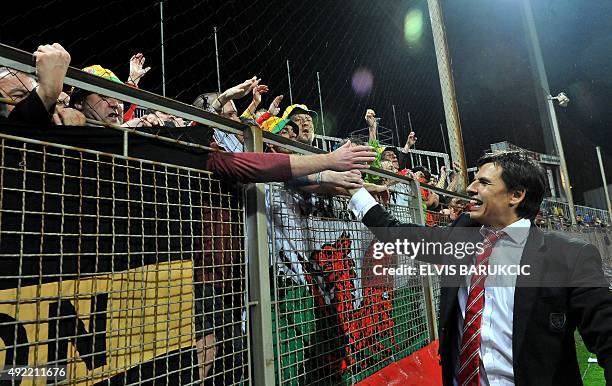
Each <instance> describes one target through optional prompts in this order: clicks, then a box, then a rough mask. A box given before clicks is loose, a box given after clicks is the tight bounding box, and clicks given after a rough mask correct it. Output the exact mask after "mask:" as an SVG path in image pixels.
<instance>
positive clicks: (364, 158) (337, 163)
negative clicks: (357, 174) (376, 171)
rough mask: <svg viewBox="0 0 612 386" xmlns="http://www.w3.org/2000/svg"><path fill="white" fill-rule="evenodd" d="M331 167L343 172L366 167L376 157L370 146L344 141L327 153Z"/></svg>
mask: <svg viewBox="0 0 612 386" xmlns="http://www.w3.org/2000/svg"><path fill="white" fill-rule="evenodd" d="M329 157H330V160H331V169H332V170H335V171H338V172H343V171H347V170H352V169H368V168H369V167H370V163H372V162H374V159H376V153H375V152H373V151H372V148H371V147H370V146H362V145H353V144H351V141H348V142H346V143H345V144H344V145H342V146H340V147H339V148H338V149H336V150H334V151H333V152H331V153H329Z"/></svg>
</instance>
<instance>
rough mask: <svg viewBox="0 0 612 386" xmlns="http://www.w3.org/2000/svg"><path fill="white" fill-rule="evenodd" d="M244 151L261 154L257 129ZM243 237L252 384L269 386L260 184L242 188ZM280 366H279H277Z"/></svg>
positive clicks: (267, 273) (266, 254)
mask: <svg viewBox="0 0 612 386" xmlns="http://www.w3.org/2000/svg"><path fill="white" fill-rule="evenodd" d="M245 134H246V135H245V142H244V145H245V150H246V151H254V152H262V151H263V139H262V138H263V137H262V134H261V130H259V129H256V128H254V127H251V128H250V129H249V130H248V131H247V132H245ZM245 193H246V208H245V209H246V215H247V220H246V235H247V248H248V259H249V280H248V282H249V291H250V296H251V299H250V304H251V306H252V307H253V308H252V310H251V313H250V315H251V319H250V322H251V328H250V329H249V330H250V331H252V332H253V333H252V334H251V336H250V339H251V348H252V351H251V353H252V355H251V359H252V360H251V368H252V369H253V381H252V383H253V384H254V385H273V384H274V383H275V379H274V350H273V347H272V301H271V298H270V269H269V268H270V267H269V265H270V257H269V250H268V236H267V220H266V206H265V205H266V203H265V190H264V184H261V183H258V184H251V185H250V186H249V187H248V188H247V189H246V192H245ZM279 365H280V364H279Z"/></svg>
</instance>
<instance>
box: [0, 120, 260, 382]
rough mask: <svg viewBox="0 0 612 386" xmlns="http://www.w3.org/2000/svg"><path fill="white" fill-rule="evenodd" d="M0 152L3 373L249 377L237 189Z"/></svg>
mask: <svg viewBox="0 0 612 386" xmlns="http://www.w3.org/2000/svg"><path fill="white" fill-rule="evenodd" d="M6 129H7V128H6V127H4V128H3V131H5V130H6ZM90 129H93V128H90ZM48 135H53V132H52V130H51V133H49V132H46V133H45V136H48ZM58 135H59V133H58ZM119 148H120V147H119ZM0 157H1V158H0V159H1V161H0V206H1V210H0V216H1V217H0V221H1V225H0V226H1V230H0V251H1V255H0V256H1V258H2V264H3V266H4V268H3V274H2V280H1V282H2V290H1V291H0V299H1V301H0V315H1V318H2V320H1V322H0V331H1V333H2V340H3V342H4V346H3V348H2V350H1V359H2V363H3V365H4V369H5V372H6V371H7V369H8V368H17V367H21V366H27V367H43V366H44V367H60V368H63V369H64V371H65V373H64V376H63V377H62V376H59V377H58V378H57V379H53V378H50V377H47V381H48V382H51V381H53V382H55V381H59V380H60V379H66V378H68V379H69V382H70V383H71V384H91V383H96V382H100V381H105V380H106V381H109V382H111V383H121V384H136V383H138V384H142V383H147V382H156V383H163V384H177V383H180V384H199V383H200V381H201V380H204V379H210V380H213V379H215V380H217V382H222V381H223V382H225V383H228V382H229V381H230V380H236V381H238V380H240V379H242V380H247V381H248V379H249V371H248V366H247V363H248V357H249V353H248V349H247V347H248V345H247V344H246V342H247V339H248V334H247V332H246V329H245V325H244V321H247V320H248V317H247V315H248V314H247V313H246V311H247V309H246V308H245V303H244V300H245V297H246V298H248V289H247V287H246V285H245V283H246V269H245V264H246V261H245V254H244V246H243V244H244V243H243V242H242V239H243V238H244V232H243V226H244V219H243V216H244V210H243V207H242V204H241V200H240V199H239V198H240V195H239V194H238V193H237V191H232V189H229V188H228V187H227V186H226V185H225V184H223V183H222V182H221V181H219V180H218V179H215V178H213V177H212V176H211V174H210V173H209V172H206V171H202V170H197V169H192V168H188V167H181V166H176V165H170V164H162V163H159V162H150V161H147V160H144V159H129V158H125V157H122V156H117V155H111V154H107V153H101V152H96V151H93V150H85V149H81V148H76V147H71V146H60V145H52V144H49V143H47V142H41V141H37V140H36V139H33V138H29V139H27V138H18V137H14V136H11V135H6V134H0ZM233 197H237V198H238V199H234V198H233ZM5 380H6V379H5ZM13 380H15V378H13ZM17 383H19V381H17ZM230 383H231V382H230Z"/></svg>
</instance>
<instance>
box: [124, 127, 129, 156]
mask: <svg viewBox="0 0 612 386" xmlns="http://www.w3.org/2000/svg"><path fill="white" fill-rule="evenodd" d="M128 140H129V137H128V132H127V131H124V132H123V156H125V157H127V156H128Z"/></svg>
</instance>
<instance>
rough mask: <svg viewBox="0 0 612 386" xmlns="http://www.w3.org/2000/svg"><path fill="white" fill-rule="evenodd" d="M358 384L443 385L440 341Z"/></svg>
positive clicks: (367, 385)
mask: <svg viewBox="0 0 612 386" xmlns="http://www.w3.org/2000/svg"><path fill="white" fill-rule="evenodd" d="M357 385H358V386H378V385H389V386H392V385H398V386H399V385H402V386H441V385H442V371H441V370H440V363H439V358H438V341H437V340H436V341H434V342H432V343H430V344H429V345H427V346H425V347H423V348H422V349H420V350H419V351H416V352H414V353H412V354H411V355H410V356H408V357H406V358H404V359H402V360H400V361H397V362H395V363H392V364H390V365H389V366H387V367H385V368H384V369H382V370H380V371H378V372H376V373H374V374H372V375H371V376H369V377H368V378H366V379H364V380H363V381H361V382H359V383H358V384H357Z"/></svg>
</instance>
